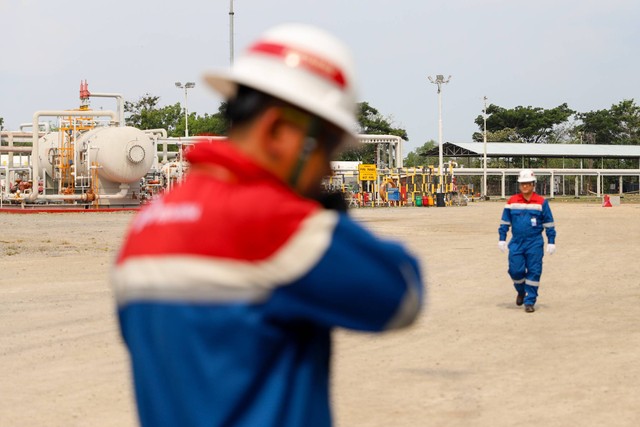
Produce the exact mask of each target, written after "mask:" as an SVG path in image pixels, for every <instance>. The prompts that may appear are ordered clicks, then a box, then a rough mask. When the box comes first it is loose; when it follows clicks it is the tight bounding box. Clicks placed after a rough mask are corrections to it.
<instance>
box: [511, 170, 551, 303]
mask: <svg viewBox="0 0 640 427" xmlns="http://www.w3.org/2000/svg"><path fill="white" fill-rule="evenodd" d="M518 183H519V185H520V194H516V195H514V196H511V198H510V199H509V201H508V202H507V205H506V206H505V208H504V211H503V212H502V220H501V221H500V227H499V228H498V234H499V235H500V241H499V242H498V248H499V249H500V250H501V251H502V252H504V251H506V250H507V242H506V240H507V232H508V231H509V227H512V229H511V233H512V235H513V237H512V238H511V241H509V275H510V276H511V279H512V280H513V285H514V286H515V288H516V291H517V292H518V296H517V297H516V304H517V305H522V304H524V309H525V311H526V312H527V313H533V312H534V311H535V308H534V305H535V303H536V299H537V298H538V286H539V285H540V276H541V275H542V257H543V256H544V239H543V238H542V230H545V231H546V233H547V240H548V244H547V253H548V254H549V255H553V253H554V252H555V251H556V245H555V241H556V228H555V225H554V223H553V215H552V214H551V208H549V202H547V201H546V200H545V199H544V197H542V196H540V195H538V194H536V193H535V192H534V191H533V190H534V188H535V183H536V177H535V175H534V173H533V171H532V170H527V169H525V170H522V171H520V176H519V177H518Z"/></svg>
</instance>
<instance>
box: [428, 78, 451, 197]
mask: <svg viewBox="0 0 640 427" xmlns="http://www.w3.org/2000/svg"><path fill="white" fill-rule="evenodd" d="M428 77H429V81H430V82H431V83H433V84H435V85H437V86H438V175H439V182H438V193H442V190H443V188H442V182H443V175H442V167H443V165H442V85H443V84H447V83H449V80H451V76H449V77H447V78H446V80H445V78H444V76H443V75H442V74H438V75H436V78H435V79H433V78H431V76H428Z"/></svg>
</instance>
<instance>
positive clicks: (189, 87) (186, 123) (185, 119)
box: [176, 82, 196, 138]
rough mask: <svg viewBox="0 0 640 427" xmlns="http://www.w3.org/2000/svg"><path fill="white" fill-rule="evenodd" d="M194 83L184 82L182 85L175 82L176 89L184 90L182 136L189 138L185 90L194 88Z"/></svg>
mask: <svg viewBox="0 0 640 427" xmlns="http://www.w3.org/2000/svg"><path fill="white" fill-rule="evenodd" d="M195 86H196V84H195V83H194V82H186V83H185V84H184V85H183V84H182V83H180V82H176V87H177V88H178V89H184V136H185V138H188V137H189V108H188V107H187V90H189V89H191V88H193V87H195Z"/></svg>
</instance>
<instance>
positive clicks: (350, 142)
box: [203, 70, 360, 149]
mask: <svg viewBox="0 0 640 427" xmlns="http://www.w3.org/2000/svg"><path fill="white" fill-rule="evenodd" d="M203 80H204V81H205V83H206V84H207V85H209V86H210V87H211V88H213V89H214V90H215V91H216V92H218V93H219V94H220V95H222V97H223V98H224V99H226V100H228V99H231V98H233V97H234V96H235V95H236V93H237V90H238V85H244V86H247V87H250V88H253V89H256V90H259V91H261V92H264V93H266V94H268V95H271V96H273V97H275V98H277V99H281V100H283V101H285V102H288V103H290V104H291V105H294V106H296V107H299V108H301V109H303V110H305V111H308V112H309V113H310V114H313V115H315V116H317V117H320V118H322V119H323V120H326V121H327V122H329V123H332V124H333V125H335V126H337V127H338V128H340V129H341V130H342V131H343V132H344V133H345V136H344V140H343V141H344V142H343V144H342V146H341V148H342V149H349V148H355V147H359V146H360V142H359V140H358V133H357V132H356V131H355V127H356V123H355V122H352V121H351V120H346V119H345V118H344V117H343V116H342V115H340V114H338V113H336V114H333V113H332V112H329V111H327V112H326V113H325V114H319V113H317V112H315V111H314V106H313V105H306V103H305V102H304V100H303V99H301V98H300V97H298V96H296V95H295V94H293V93H291V94H289V95H288V94H287V93H286V92H284V91H279V92H276V91H274V90H273V87H272V86H268V85H265V84H263V82H262V81H261V80H259V79H255V78H252V77H250V76H242V75H239V74H238V73H234V72H233V71H231V70H227V71H222V70H219V71H214V72H210V73H207V74H205V75H204V76H203Z"/></svg>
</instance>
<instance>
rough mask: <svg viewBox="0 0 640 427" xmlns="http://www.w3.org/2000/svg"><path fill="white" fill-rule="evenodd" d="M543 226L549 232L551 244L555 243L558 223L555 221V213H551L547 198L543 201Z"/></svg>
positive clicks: (548, 239)
mask: <svg viewBox="0 0 640 427" xmlns="http://www.w3.org/2000/svg"><path fill="white" fill-rule="evenodd" d="M542 226H543V227H544V230H545V232H546V233H547V241H548V242H549V244H551V245H555V243H556V225H555V222H554V221H553V214H552V213H551V208H550V207H549V202H548V201H546V200H545V201H544V203H542Z"/></svg>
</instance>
